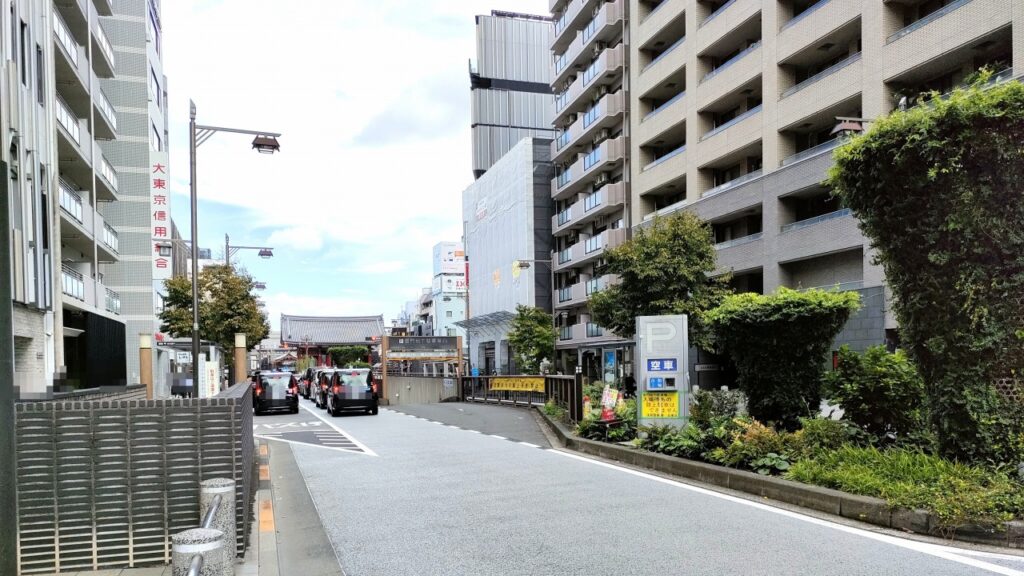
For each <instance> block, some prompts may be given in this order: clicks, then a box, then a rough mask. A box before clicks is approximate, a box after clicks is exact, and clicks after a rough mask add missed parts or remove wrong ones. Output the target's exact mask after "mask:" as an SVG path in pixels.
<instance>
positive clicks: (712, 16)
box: [700, 0, 736, 26]
mask: <svg viewBox="0 0 1024 576" xmlns="http://www.w3.org/2000/svg"><path fill="white" fill-rule="evenodd" d="M735 2H736V0H729V1H728V2H726V3H725V4H722V5H721V6H719V7H718V9H717V10H715V11H714V12H712V13H711V14H709V15H708V17H707V18H705V19H704V21H703V22H701V23H700V25H701V26H704V25H705V24H707V23H708V22H711V21H712V20H714V19H715V18H717V17H718V15H719V14H721V13H722V12H725V11H726V9H727V8H729V6H732V5H733V4H734V3H735Z"/></svg>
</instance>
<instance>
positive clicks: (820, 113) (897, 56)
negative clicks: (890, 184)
mask: <svg viewBox="0 0 1024 576" xmlns="http://www.w3.org/2000/svg"><path fill="white" fill-rule="evenodd" d="M630 4H631V13H632V14H634V15H635V17H634V18H632V19H631V21H630V23H629V37H630V38H632V39H633V41H632V42H631V45H630V47H629V56H628V59H629V61H630V63H631V64H632V65H631V66H630V67H629V79H630V85H631V86H632V90H631V93H630V102H629V106H630V107H631V110H633V112H634V113H633V114H632V115H631V116H630V133H631V136H632V138H631V142H630V148H629V154H630V156H631V158H632V159H633V160H634V162H633V163H632V164H631V176H632V179H631V180H632V196H631V199H632V202H631V207H630V217H631V223H632V225H633V226H637V225H643V223H644V222H645V221H649V220H650V219H651V218H653V217H655V216H656V215H664V214H669V213H671V212H674V211H676V210H690V211H692V212H694V213H695V214H697V215H698V216H700V217H701V218H703V219H704V220H706V221H708V222H710V223H711V225H712V227H713V229H714V235H715V241H716V248H717V251H718V264H719V269H720V271H721V272H731V273H732V274H733V275H734V280H733V282H734V284H735V287H736V288H737V289H741V290H750V291H755V292H771V291H773V290H775V289H776V288H777V287H779V286H787V287H791V288H797V289H800V288H811V287H832V286H837V285H838V286H839V287H840V288H842V289H849V290H857V291H860V292H861V296H862V302H863V304H864V309H863V310H862V311H861V312H860V313H859V314H858V315H857V316H856V317H855V318H854V319H853V320H851V322H850V323H849V324H848V325H847V327H846V328H845V330H844V332H843V333H842V334H840V337H839V340H840V341H841V342H846V343H850V344H851V345H852V346H853V347H855V348H863V347H865V346H868V345H871V344H878V343H882V342H884V341H886V340H887V339H888V340H891V341H894V340H895V339H896V332H895V329H896V321H895V318H894V316H893V314H892V312H891V310H889V308H888V306H887V305H886V302H885V300H886V298H885V295H884V278H883V273H882V271H881V269H880V268H879V267H878V266H876V265H875V264H873V262H872V256H873V255H872V250H871V248H870V245H869V243H868V241H867V240H866V239H865V238H864V237H863V235H862V234H861V233H860V231H859V230H858V227H857V222H856V219H855V218H853V216H852V215H851V214H850V213H849V211H848V210H844V209H842V207H841V206H840V205H839V203H838V202H837V200H836V199H833V198H832V197H831V196H830V192H829V190H828V189H826V188H825V187H824V186H822V184H821V183H822V181H823V180H824V178H825V176H826V173H827V171H828V169H829V167H830V166H831V165H832V155H831V151H832V150H833V149H834V148H835V147H836V146H837V145H838V144H840V143H841V142H842V139H843V137H844V136H845V135H846V134H848V133H850V132H852V131H859V130H862V129H863V128H864V125H865V124H867V123H869V122H870V120H871V119H872V118H876V117H878V116H882V115H885V114H888V113H889V112H891V111H892V110H893V109H894V108H896V107H897V106H900V105H901V103H902V104H903V105H907V104H912V103H913V102H914V101H915V100H916V99H917V98H918V96H919V95H920V94H922V93H927V92H930V91H933V90H934V91H938V92H939V93H944V92H947V91H949V90H951V89H952V88H954V87H955V86H957V85H959V84H961V83H963V82H965V81H967V80H969V79H970V78H971V77H972V75H973V74H974V73H975V71H977V70H978V69H979V68H982V67H989V68H992V69H993V70H996V71H998V72H999V75H998V76H997V81H998V80H1005V79H1008V78H1011V77H1013V76H1015V75H1017V74H1019V73H1020V72H1021V71H1022V68H1024V36H1022V33H1024V3H1022V2H1019V1H1014V0H885V1H878V0H728V1H726V0H722V1H704V0H700V1H698V0H630ZM844 118H850V119H855V120H851V121H846V122H845V123H844V120H843V119H844Z"/></svg>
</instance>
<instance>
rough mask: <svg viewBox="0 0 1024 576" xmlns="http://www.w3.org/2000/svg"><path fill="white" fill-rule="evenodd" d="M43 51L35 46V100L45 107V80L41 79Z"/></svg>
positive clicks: (37, 45)
mask: <svg viewBox="0 0 1024 576" xmlns="http://www.w3.org/2000/svg"><path fill="white" fill-rule="evenodd" d="M43 71H44V70H43V49H42V47H41V46H39V44H36V100H37V101H38V102H39V104H40V105H42V106H46V97H45V96H46V95H45V94H44V91H45V89H46V80H44V77H43Z"/></svg>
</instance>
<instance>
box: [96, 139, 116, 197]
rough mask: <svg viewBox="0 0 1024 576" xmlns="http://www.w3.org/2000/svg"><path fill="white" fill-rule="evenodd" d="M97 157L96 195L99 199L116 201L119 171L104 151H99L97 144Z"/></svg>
mask: <svg viewBox="0 0 1024 576" xmlns="http://www.w3.org/2000/svg"><path fill="white" fill-rule="evenodd" d="M96 158H98V159H99V163H98V166H97V170H96V184H97V186H96V197H97V199H99V200H108V201H112V202H113V201H116V200H117V186H118V183H117V172H116V171H115V170H114V167H113V166H111V165H110V162H108V161H107V158H106V157H105V156H104V155H103V153H102V152H100V151H99V145H97V150H96Z"/></svg>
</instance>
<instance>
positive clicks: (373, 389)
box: [370, 384, 377, 394]
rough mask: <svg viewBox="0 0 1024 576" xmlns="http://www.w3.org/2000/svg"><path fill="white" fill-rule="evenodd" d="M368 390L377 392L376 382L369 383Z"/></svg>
mask: <svg viewBox="0 0 1024 576" xmlns="http://www.w3.org/2000/svg"><path fill="white" fill-rule="evenodd" d="M370 392H373V393H374V394H376V393H377V385H376V384H370Z"/></svg>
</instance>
